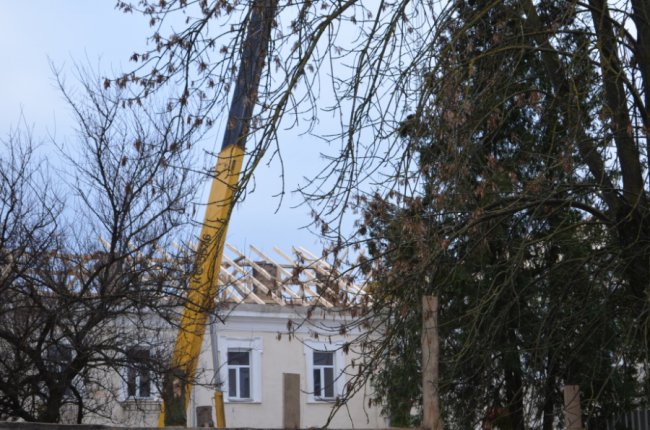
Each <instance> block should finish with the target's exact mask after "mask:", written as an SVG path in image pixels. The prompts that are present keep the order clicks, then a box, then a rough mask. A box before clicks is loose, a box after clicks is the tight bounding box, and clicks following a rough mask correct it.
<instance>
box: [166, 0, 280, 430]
mask: <svg viewBox="0 0 650 430" xmlns="http://www.w3.org/2000/svg"><path fill="white" fill-rule="evenodd" d="M276 9H277V0H255V1H254V3H253V6H252V9H251V12H250V18H249V23H248V29H247V34H246V40H245V41H244V45H243V50H242V56H241V64H240V67H239V72H238V76H237V82H236V84H235V88H234V92H233V99H232V102H231V105H230V111H229V113H228V122H227V125H226V130H225V133H224V138H223V144H222V146H221V151H220V152H219V158H218V160H217V164H216V167H215V174H214V177H213V180H212V186H211V189H210V196H209V200H208V204H207V207H206V212H205V221H204V223H203V226H202V228H201V235H200V237H199V244H198V249H197V257H196V262H195V269H194V273H193V274H192V277H191V279H190V284H189V288H188V293H187V302H186V304H185V307H184V310H183V316H182V318H181V321H180V326H179V330H178V336H177V338H176V346H175V348H174V352H173V355H172V362H171V372H170V373H169V374H168V375H167V377H166V378H165V383H164V393H163V399H164V405H163V409H162V411H161V414H160V417H159V420H158V426H159V427H163V426H169V425H187V419H186V416H185V415H186V411H187V407H188V404H189V400H190V394H191V390H192V382H193V378H194V376H195V374H196V368H197V363H198V358H199V353H200V352H201V345H202V342H203V336H204V334H205V326H206V323H207V320H208V316H209V314H210V312H211V311H212V310H213V309H214V300H215V297H216V294H217V284H218V281H219V271H220V268H221V259H222V255H223V247H224V243H225V239H226V231H227V228H228V220H229V218H230V213H231V212H232V208H233V205H234V201H235V194H236V192H237V190H238V188H239V177H240V173H241V169H242V164H243V159H244V151H245V145H246V137H247V135H248V131H249V124H250V119H251V116H252V114H253V109H254V107H255V103H256V101H257V92H258V85H259V81H260V77H261V74H262V70H263V69H264V59H265V57H266V53H267V47H268V43H269V38H270V34H271V28H272V24H273V19H274V17H275V12H276ZM214 371H215V372H216V371H218V369H214Z"/></svg>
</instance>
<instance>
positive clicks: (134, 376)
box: [126, 347, 151, 399]
mask: <svg viewBox="0 0 650 430" xmlns="http://www.w3.org/2000/svg"><path fill="white" fill-rule="evenodd" d="M127 361H128V366H127V369H126V396H127V397H130V398H134V399H146V398H150V397H151V370H150V369H149V366H150V363H151V357H150V352H149V349H147V348H140V347H138V348H132V349H130V350H129V351H128V353H127Z"/></svg>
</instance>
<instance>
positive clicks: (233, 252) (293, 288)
mask: <svg viewBox="0 0 650 430" xmlns="http://www.w3.org/2000/svg"><path fill="white" fill-rule="evenodd" d="M273 251H274V252H275V253H276V254H277V257H271V256H269V255H267V254H265V253H264V252H262V251H260V250H259V249H258V248H256V247H255V246H250V253H249V254H248V255H246V254H245V253H244V252H242V251H240V250H239V249H237V248H235V247H234V246H232V245H230V244H226V247H225V249H224V255H223V261H222V264H221V273H220V276H219V281H220V283H221V288H220V289H219V297H218V300H219V301H220V302H230V303H232V302H235V303H259V304H262V303H264V304H276V305H281V306H283V305H303V306H314V305H317V306H323V307H327V308H332V307H345V306H349V305H351V304H353V303H357V302H358V301H359V300H360V299H361V297H362V296H364V295H365V290H364V288H363V287H362V286H360V285H356V284H355V283H354V282H353V281H352V280H350V279H346V278H345V277H342V276H340V274H339V273H338V272H337V271H336V270H335V269H334V268H333V267H332V266H331V265H330V264H328V263H327V262H326V261H324V260H323V259H320V258H317V257H316V256H314V255H313V254H312V253H310V252H309V251H307V250H305V249H303V248H293V250H292V251H293V252H292V254H293V257H292V256H290V255H288V254H286V253H284V252H283V251H282V250H280V249H278V248H273Z"/></svg>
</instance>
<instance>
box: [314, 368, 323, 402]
mask: <svg viewBox="0 0 650 430" xmlns="http://www.w3.org/2000/svg"><path fill="white" fill-rule="evenodd" d="M321 387H322V385H321V380H320V369H314V396H316V397H320V396H321Z"/></svg>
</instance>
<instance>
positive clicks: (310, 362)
mask: <svg viewBox="0 0 650 430" xmlns="http://www.w3.org/2000/svg"><path fill="white" fill-rule="evenodd" d="M227 249H228V252H227V253H226V255H225V256H224V260H223V265H222V271H221V281H222V283H223V284H224V286H225V288H222V289H220V297H219V299H218V307H219V313H218V314H219V317H220V318H222V319H223V321H216V322H214V323H212V324H211V326H210V327H209V329H208V331H207V332H206V336H205V340H204V345H203V349H202V353H201V356H200V358H199V370H198V375H197V378H198V383H197V384H196V385H195V386H194V389H193V391H192V396H191V399H190V406H189V408H188V410H187V421H188V426H200V425H204V424H206V423H216V416H215V408H214V392H215V389H220V390H221V391H222V392H223V397H224V404H225V416H226V425H227V427H240V428H241V427H251V428H282V427H283V426H284V423H285V422H286V421H285V418H284V411H285V403H286V402H292V405H293V408H291V407H290V406H288V405H287V406H286V407H287V408H289V409H290V410H291V411H292V414H293V415H292V419H293V421H292V422H294V423H297V424H298V427H301V428H309V427H321V426H323V425H325V424H326V423H328V420H329V419H330V414H332V413H333V407H334V406H335V405H337V399H338V398H340V397H341V396H342V395H343V394H344V393H345V390H346V383H347V382H348V380H349V378H350V377H351V372H355V364H357V363H359V362H360V360H361V357H359V356H358V355H355V353H354V352H352V350H351V349H349V348H348V346H349V345H348V343H349V342H351V341H352V340H354V339H355V338H356V337H358V336H359V335H360V334H361V329H360V328H359V326H358V325H354V324H353V325H351V324H350V323H351V322H353V321H354V320H353V318H352V313H353V312H352V311H351V309H352V308H353V307H354V305H355V304H358V303H359V300H363V298H364V294H365V293H364V291H363V289H362V288H359V287H358V286H356V285H354V284H353V283H352V282H346V281H343V280H341V279H333V278H332V277H331V273H330V272H331V268H330V267H329V266H328V265H327V264H326V263H324V262H323V261H321V260H319V259H317V258H315V257H314V256H313V255H311V254H309V253H308V252H307V251H305V250H301V249H297V250H294V251H295V254H296V256H297V258H296V259H292V258H290V257H288V256H287V255H286V254H284V253H282V252H281V251H279V250H276V252H277V253H278V254H279V255H280V256H281V257H282V258H283V261H282V262H281V263H280V262H277V261H276V260H273V259H271V258H270V257H268V256H266V255H264V254H263V253H261V252H260V251H259V250H257V249H255V248H254V247H251V251H252V253H253V254H255V257H254V258H253V257H247V256H245V255H244V254H243V253H241V252H240V251H238V250H236V249H234V248H232V247H228V248H227ZM296 260H297V261H296ZM342 305H344V306H342ZM148 353H149V352H148V351H146V350H145V349H137V348H136V349H134V360H136V361H137V357H138V354H148ZM215 369H217V371H216V372H215ZM285 374H290V375H292V376H288V377H287V378H291V379H290V381H292V382H289V383H288V385H287V386H286V387H285V382H284V381H285V379H284V378H285V376H284V375H285ZM120 381H121V384H122V393H123V395H122V399H123V400H122V401H121V402H119V403H120V404H119V406H118V405H116V407H115V408H114V410H113V414H112V421H114V422H118V423H123V424H128V425H134V424H137V425H155V423H156V420H157V417H158V413H159V408H160V403H161V401H160V398H159V395H158V392H157V391H156V389H155V387H154V386H155V384H154V382H153V381H152V380H151V378H150V375H149V374H148V371H147V370H139V369H138V368H137V365H136V366H134V367H133V368H132V369H130V370H129V369H127V370H126V371H125V374H124V375H122V378H120ZM291 384H293V385H291ZM292 387H293V388H292ZM367 390H370V387H366V391H364V390H361V391H359V392H358V393H357V394H356V395H354V396H353V397H352V398H351V399H350V400H349V401H348V402H347V403H346V404H345V405H343V406H342V407H340V408H339V409H338V411H336V413H334V415H333V416H332V417H331V421H330V422H329V426H330V427H333V428H379V427H385V426H386V422H385V420H384V419H383V417H382V416H381V414H380V407H379V406H369V401H368V400H369V395H370V392H369V391H367ZM297 411H299V413H298V414H296V412H297Z"/></svg>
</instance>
